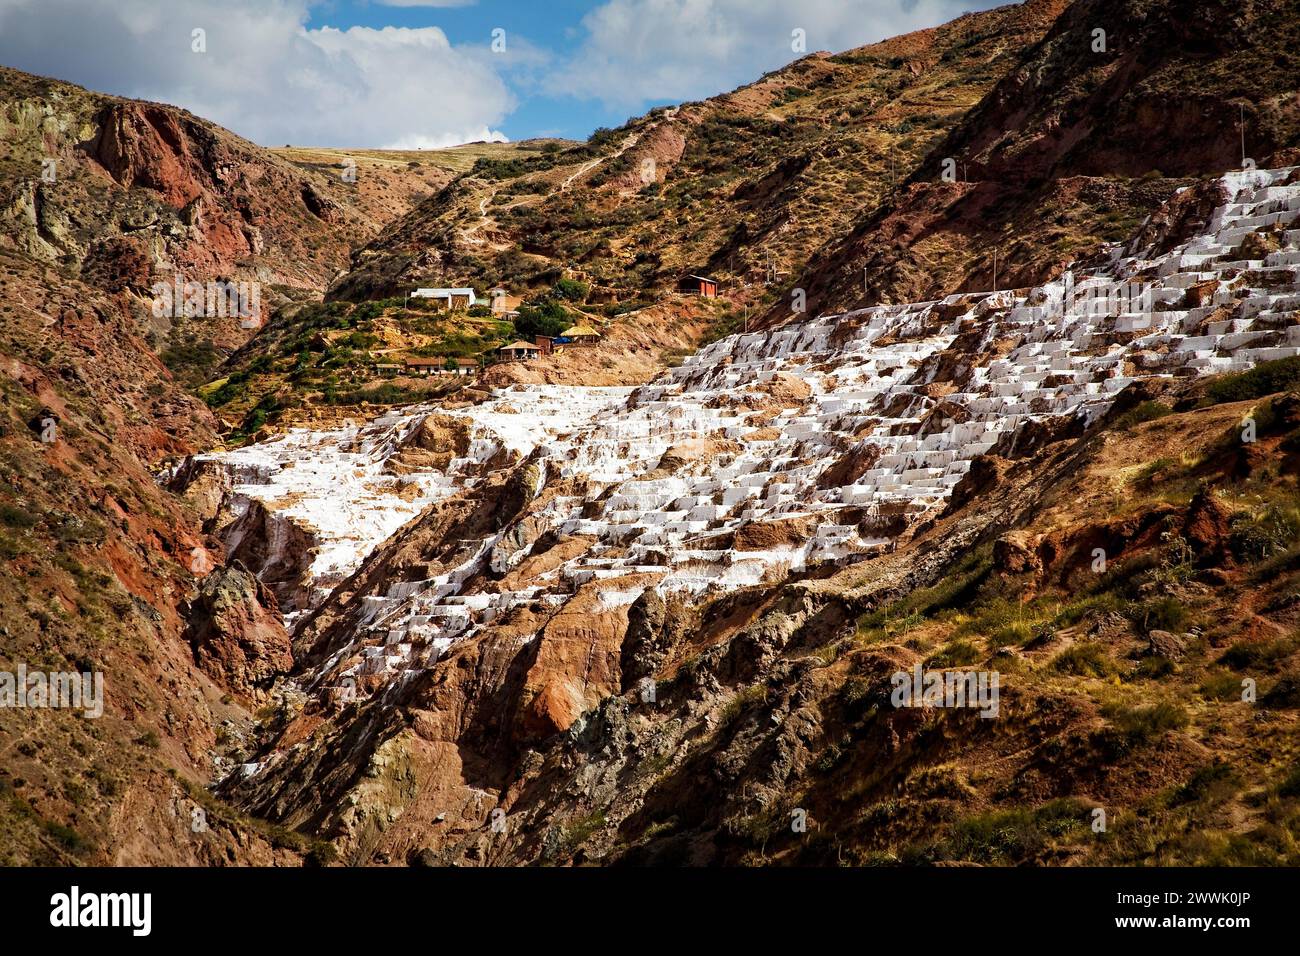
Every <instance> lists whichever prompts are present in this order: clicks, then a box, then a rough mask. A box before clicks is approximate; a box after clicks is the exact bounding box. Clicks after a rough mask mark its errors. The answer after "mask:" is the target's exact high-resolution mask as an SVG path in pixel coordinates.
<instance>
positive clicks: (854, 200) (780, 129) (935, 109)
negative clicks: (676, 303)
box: [330, 0, 1064, 302]
mask: <svg viewBox="0 0 1300 956" xmlns="http://www.w3.org/2000/svg"><path fill="white" fill-rule="evenodd" d="M1063 7H1064V2H1063V0H1031V2H1029V3H1025V4H1023V5H1013V6H1007V7H1000V8H998V9H996V10H991V11H987V12H984V13H978V14H971V15H968V16H964V17H961V18H960V19H958V20H955V21H953V22H952V23H949V24H945V25H944V26H941V27H938V28H935V29H932V30H923V31H920V32H917V33H913V34H908V35H907V36H902V37H897V38H895V39H892V40H887V41H885V42H883V43H878V44H874V45H871V46H867V47H862V48H859V49H855V50H850V51H847V52H845V53H841V54H839V55H834V56H833V55H830V54H827V53H817V54H812V55H809V56H806V57H803V58H801V59H799V60H797V61H796V62H794V63H792V64H791V65H789V66H787V67H785V68H783V69H780V70H777V71H775V72H773V73H770V74H768V75H767V76H765V77H763V78H762V79H761V80H759V81H758V82H756V83H753V84H751V85H749V86H746V87H742V88H741V89H739V90H736V91H735V92H733V93H729V94H726V95H723V96H719V97H715V98H713V99H710V100H705V101H703V102H697V103H686V104H683V105H681V106H680V107H672V108H662V109H656V110H653V111H651V112H650V113H649V114H648V115H646V116H643V117H640V118H637V119H634V120H631V121H629V122H628V123H627V124H625V125H624V126H622V127H619V128H618V129H614V130H600V131H598V132H597V133H596V134H595V135H594V136H592V138H591V139H590V140H589V141H588V142H587V143H585V144H582V145H580V146H574V147H570V148H567V149H566V148H561V147H560V146H558V145H557V146H555V147H554V148H552V149H549V150H548V151H546V152H545V153H544V154H543V155H541V156H538V157H534V158H531V159H528V160H526V161H520V160H514V159H510V160H491V159H489V160H485V161H483V162H481V163H479V164H477V165H476V166H475V167H474V168H473V169H472V170H470V171H469V172H468V173H466V174H465V175H462V176H461V177H459V178H458V179H457V180H456V181H455V182H454V183H452V184H451V186H450V187H449V188H447V189H446V190H444V191H443V192H441V193H439V194H438V195H437V196H436V197H434V198H433V199H430V200H428V201H426V202H424V203H422V204H420V205H419V206H417V207H416V208H415V209H414V210H412V212H411V213H410V214H409V215H407V216H405V217H403V218H402V219H400V220H397V221H395V222H393V223H392V224H391V225H390V226H389V227H388V228H386V229H385V230H383V232H382V233H381V234H380V235H379V236H378V237H377V238H376V239H375V240H374V241H373V242H372V243H370V244H369V245H368V246H366V247H365V248H364V249H362V250H361V251H360V252H359V253H358V254H357V255H356V256H355V257H354V261H353V267H352V269H351V270H350V272H349V273H348V275H347V276H345V277H343V278H342V279H340V280H339V281H338V282H336V283H335V284H334V286H333V287H332V288H331V292H330V294H331V296H335V297H341V298H348V299H364V298H379V297H382V296H387V295H392V294H394V293H395V292H398V291H400V290H402V289H404V288H407V287H411V286H412V285H415V284H425V285H438V286H446V285H461V284H466V285H473V286H475V287H476V288H480V289H486V288H490V287H491V286H494V285H504V286H505V287H507V288H509V289H511V290H512V291H513V292H515V293H516V294H520V295H525V294H527V293H528V292H529V291H537V290H540V289H544V288H546V287H549V286H550V285H551V284H552V283H553V282H554V281H555V280H556V279H557V278H559V277H560V276H561V275H568V276H574V277H580V278H582V279H584V280H587V281H589V282H590V283H591V284H592V285H593V286H594V289H595V292H596V295H597V297H598V300H604V301H609V300H638V299H642V298H643V297H644V296H646V295H647V294H653V293H655V292H662V291H663V290H664V289H667V288H671V287H672V286H673V285H674V284H675V282H676V281H677V279H678V278H679V277H680V275H681V274H682V273H684V272H690V271H705V272H707V273H709V274H711V275H715V276H717V277H718V278H720V279H722V280H723V284H724V290H725V291H726V292H727V294H729V295H732V296H735V297H737V301H738V302H739V301H741V300H744V301H755V302H756V301H758V300H760V299H761V298H762V297H763V296H764V295H765V294H767V292H768V287H769V286H770V285H772V284H774V283H778V282H779V281H780V279H781V277H782V276H789V275H792V274H797V273H799V272H800V271H802V270H803V268H804V266H805V265H806V263H807V261H808V258H809V256H810V255H811V253H812V252H813V251H814V250H815V249H816V248H817V247H818V246H819V245H821V244H822V243H824V242H825V241H826V239H827V237H828V236H834V235H839V234H842V233H843V232H845V231H847V230H848V229H849V228H851V226H852V225H853V224H854V223H855V222H856V221H857V220H858V219H859V218H860V217H861V216H862V215H864V214H865V213H866V212H867V211H868V210H870V209H872V208H874V207H875V206H876V205H877V204H878V203H879V201H880V199H881V198H882V197H883V196H884V195H885V194H886V192H887V191H888V189H889V188H890V184H891V182H901V181H902V179H903V178H904V177H905V176H906V175H907V174H908V172H909V171H910V170H912V169H913V168H914V167H915V165H916V163H917V162H918V161H919V159H920V158H921V157H922V156H924V155H925V154H926V153H927V152H928V151H929V150H930V149H931V148H932V147H933V145H934V144H935V143H936V142H938V141H939V140H940V139H941V138H942V137H943V136H944V135H945V134H946V133H948V131H949V130H950V129H951V128H952V127H953V125H954V124H956V123H957V122H959V121H960V120H961V118H962V117H963V116H965V114H966V112H967V111H968V110H969V109H971V108H972V107H973V106H975V105H976V104H977V103H978V102H980V100H981V99H982V97H984V96H985V95H986V94H987V93H988V92H989V91H990V90H991V89H992V88H993V86H994V85H995V84H996V83H997V82H998V81H999V80H1001V79H1002V78H1003V77H1004V76H1005V75H1006V74H1007V73H1008V72H1009V71H1010V70H1011V69H1012V68H1013V67H1014V66H1015V65H1016V64H1017V62H1018V61H1019V58H1020V55H1021V53H1022V52H1023V50H1024V49H1025V48H1026V47H1029V46H1031V45H1032V44H1034V43H1036V42H1037V41H1038V40H1039V39H1040V38H1041V37H1042V36H1043V34H1044V33H1045V32H1046V30H1047V29H1048V28H1049V26H1050V25H1051V23H1052V21H1053V20H1054V19H1055V17H1056V15H1057V14H1058V13H1059V12H1060V11H1061V9H1062V8H1063Z"/></svg>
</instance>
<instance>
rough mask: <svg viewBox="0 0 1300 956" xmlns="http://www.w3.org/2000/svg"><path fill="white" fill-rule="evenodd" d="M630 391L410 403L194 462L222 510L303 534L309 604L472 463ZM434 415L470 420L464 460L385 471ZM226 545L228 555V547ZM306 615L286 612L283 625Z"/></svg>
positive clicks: (585, 417) (583, 420) (551, 434)
mask: <svg viewBox="0 0 1300 956" xmlns="http://www.w3.org/2000/svg"><path fill="white" fill-rule="evenodd" d="M631 391H632V389H630V388H571V387H563V386H547V385H540V386H529V387H528V388H527V394H520V393H519V392H518V391H503V392H499V393H498V394H497V396H496V397H494V398H493V399H492V400H490V401H487V402H484V403H483V404H481V405H477V406H474V407H471V408H464V409H454V410H444V409H440V408H438V407H436V406H434V405H418V406H411V407H407V408H403V409H399V410H396V411H392V412H388V413H386V414H383V415H380V416H379V417H377V418H375V419H373V420H372V421H370V422H368V423H366V424H365V425H363V426H361V427H357V426H355V425H353V426H347V427H343V428H334V429H328V430H324V431H313V430H310V429H306V428H294V429H291V430H289V431H288V432H287V433H285V434H284V435H281V436H277V437H276V438H274V439H272V440H270V441H265V442H259V443H257V444H255V445H248V446H246V447H244V448H237V449H234V450H231V451H224V452H212V453H209V454H204V455H196V456H194V457H195V459H196V461H198V462H213V463H216V464H219V465H221V466H222V467H224V468H225V469H226V470H227V472H228V473H229V475H230V478H231V482H232V485H233V487H232V488H231V491H230V495H229V498H228V501H227V507H228V508H229V509H230V510H231V511H232V512H233V513H234V514H235V515H238V514H240V513H241V511H242V510H243V509H245V508H247V506H248V503H249V502H251V501H257V502H260V503H261V504H262V505H263V506H264V507H265V508H266V509H267V510H268V512H270V513H273V514H275V515H276V516H277V517H278V518H280V519H283V520H285V521H288V522H291V523H292V524H294V525H296V526H298V527H299V528H301V529H303V530H304V531H307V532H308V533H310V535H311V536H312V538H313V539H314V540H315V541H316V546H315V548H314V554H313V556H312V561H311V566H310V569H309V571H308V578H309V579H308V581H307V582H305V583H306V584H307V585H308V587H310V588H313V589H314V591H315V593H314V595H313V601H312V604H313V606H314V605H315V604H316V603H319V601H320V600H323V599H324V597H326V596H327V595H328V593H329V591H330V589H332V588H333V587H334V586H335V585H336V584H338V583H339V582H341V581H343V580H344V579H345V578H347V576H348V575H350V574H352V572H354V571H355V570H356V569H357V568H359V567H360V566H361V563H362V561H364V560H365V558H366V556H367V555H369V554H370V552H371V551H373V550H374V548H375V547H376V546H377V545H379V544H381V543H382V542H384V541H386V540H387V539H388V538H389V537H390V536H391V535H393V534H394V533H395V532H397V531H398V530H399V529H400V528H401V527H402V526H403V525H405V524H406V523H407V522H408V521H410V520H411V519H412V518H414V517H415V516H416V515H418V514H419V513H420V512H421V511H422V510H424V508H425V507H427V506H428V505H429V504H431V503H432V502H434V501H438V500H440V499H442V498H445V497H447V496H449V495H452V494H455V493H456V492H458V491H461V490H463V489H465V488H468V487H470V486H472V485H473V484H474V483H475V482H476V481H477V480H478V478H477V477H476V476H477V474H478V471H479V468H478V466H480V465H482V464H483V463H484V462H486V461H488V460H490V459H491V458H493V457H494V456H495V455H497V454H498V453H499V452H500V451H501V450H502V449H505V450H507V451H509V452H512V453H513V454H514V455H516V456H519V457H523V456H526V455H527V454H529V453H530V452H531V451H532V450H533V448H534V447H535V446H536V445H537V444H538V443H539V442H544V441H547V440H551V439H556V438H559V437H561V436H564V435H567V434H569V433H572V432H574V431H575V430H577V429H578V428H580V427H582V426H584V425H587V424H589V423H590V422H591V421H593V420H594V419H595V418H596V416H597V415H599V414H600V413H601V412H604V411H607V410H609V409H611V408H614V407H618V406H621V405H622V404H623V403H624V402H625V401H626V399H627V396H628V394H629V393H630V392H631ZM434 411H437V412H438V413H439V414H443V415H447V416H451V417H456V418H463V419H465V420H467V421H468V422H469V423H470V437H471V442H470V448H469V450H468V454H467V455H466V457H464V458H454V459H452V462H451V464H450V465H449V466H448V468H447V469H446V470H445V471H443V470H429V471H416V472H412V473H407V474H394V473H391V472H389V471H387V470H386V467H387V465H388V462H389V459H390V458H392V457H393V455H395V454H396V453H397V452H398V451H399V450H400V449H401V447H402V444H403V442H404V441H406V440H407V439H408V438H409V436H410V435H411V433H412V431H413V430H414V429H416V428H417V427H418V426H419V425H420V423H421V422H422V421H423V420H424V418H425V417H426V416H427V415H429V414H430V413H431V412H434ZM226 544H227V546H228V547H230V548H232V549H233V548H234V546H235V545H237V544H238V542H237V541H233V540H231V541H227V542H226ZM270 550H272V551H274V550H275V549H274V546H273V545H272V547H271V549H270ZM309 609H310V608H299V609H296V610H295V611H292V612H291V613H290V615H289V618H290V623H292V619H293V618H296V617H299V616H300V615H301V613H302V612H303V611H306V610H309Z"/></svg>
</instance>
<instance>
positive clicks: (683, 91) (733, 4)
mask: <svg viewBox="0 0 1300 956" xmlns="http://www.w3.org/2000/svg"><path fill="white" fill-rule="evenodd" d="M992 5H993V2H990V0H799V2H794V3H792V2H790V0H607V2H606V3H603V4H601V5H600V6H599V7H596V8H595V9H593V10H591V11H590V12H589V13H587V14H586V16H584V17H583V19H582V24H581V29H582V32H583V38H582V41H581V43H580V45H579V48H578V50H577V51H576V53H575V54H574V55H573V56H572V57H571V58H570V59H569V60H568V61H567V62H566V63H565V64H564V65H563V66H562V67H560V68H559V69H557V70H555V71H554V72H553V73H552V74H551V75H550V77H549V79H548V81H547V88H548V90H549V91H550V92H552V93H555V94H561V95H563V94H567V95H572V96H577V97H584V98H590V99H598V100H601V101H602V102H604V103H605V104H606V105H608V106H610V107H624V108H635V107H636V106H637V105H639V104H642V103H645V102H649V101H659V100H689V99H698V98H702V97H705V96H711V95H713V94H715V93H719V92H722V91H724V90H729V89H733V88H734V87H736V86H740V85H742V84H744V83H748V82H751V81H753V80H755V79H757V78H758V77H759V75H760V74H762V73H764V72H766V71H768V70H772V69H776V68H777V67H779V66H782V65H784V64H786V63H789V62H790V61H791V60H794V59H797V58H798V57H800V56H802V55H803V54H802V53H800V52H799V51H797V50H795V49H793V48H792V44H793V43H794V35H793V31H795V30H802V31H804V37H805V43H806V51H807V52H809V53H811V52H813V51H815V50H832V51H836V52H839V51H842V50H846V49H850V48H852V47H855V46H861V45H863V44H866V43H873V42H875V41H877V40H883V39H885V38H887V37H891V36H896V35H898V34H900V33H908V32H910V31H912V30H918V29H921V28H923V27H930V26H935V25H937V24H939V23H943V22H945V21H947V20H951V19H953V18H954V17H956V16H959V15H960V14H961V13H963V12H964V11H967V10H970V9H973V8H978V9H984V8H987V7H989V6H992Z"/></svg>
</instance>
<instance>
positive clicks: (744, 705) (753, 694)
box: [718, 683, 767, 729]
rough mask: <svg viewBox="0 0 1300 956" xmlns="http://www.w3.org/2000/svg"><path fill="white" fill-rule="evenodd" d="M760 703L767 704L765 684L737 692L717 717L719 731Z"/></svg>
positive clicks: (754, 685)
mask: <svg viewBox="0 0 1300 956" xmlns="http://www.w3.org/2000/svg"><path fill="white" fill-rule="evenodd" d="M760 702H762V703H766V702H767V685H766V684H761V683H760V684H751V685H750V686H749V687H746V688H744V689H743V690H741V691H739V692H738V693H737V694H736V696H734V697H733V698H731V700H729V701H727V704H726V706H725V707H723V708H722V713H721V714H720V715H719V716H718V727H719V729H721V728H725V727H728V726H730V725H731V723H732V722H733V721H735V720H736V719H737V718H738V717H739V716H740V715H741V714H743V713H744V712H745V711H746V710H748V709H749V708H750V707H752V706H754V705H755V704H758V703H760Z"/></svg>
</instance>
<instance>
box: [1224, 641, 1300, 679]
mask: <svg viewBox="0 0 1300 956" xmlns="http://www.w3.org/2000/svg"><path fill="white" fill-rule="evenodd" d="M1298 644H1300V640H1297V637H1296V636H1295V635H1292V636H1291V637H1280V638H1277V639H1276V640H1271V641H1238V642H1237V643H1236V644H1233V645H1232V646H1231V647H1230V648H1228V649H1227V650H1226V651H1224V652H1223V656H1222V657H1220V658H1219V663H1220V664H1222V665H1224V666H1225V667H1230V668H1232V669H1233V670H1235V671H1261V670H1267V671H1271V670H1275V669H1276V668H1277V666H1278V665H1279V664H1280V663H1281V662H1282V661H1283V660H1285V659H1286V658H1288V657H1290V656H1291V655H1292V654H1294V653H1295V651H1296V647H1297V645H1298Z"/></svg>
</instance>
